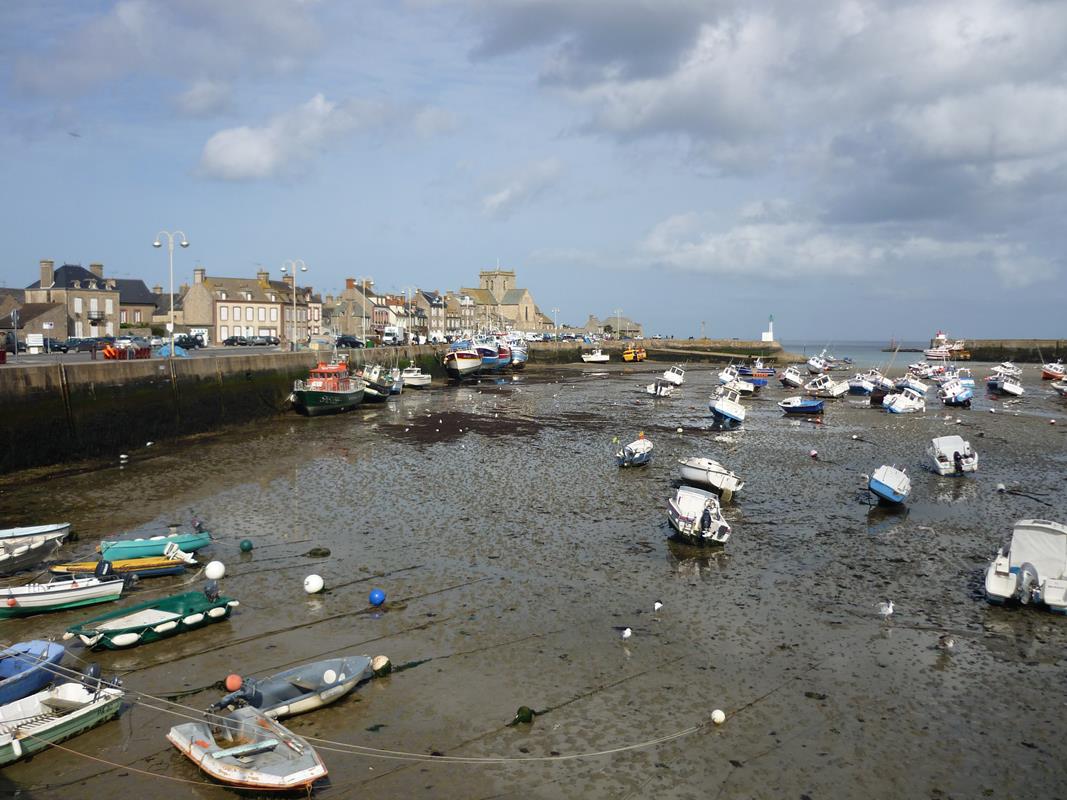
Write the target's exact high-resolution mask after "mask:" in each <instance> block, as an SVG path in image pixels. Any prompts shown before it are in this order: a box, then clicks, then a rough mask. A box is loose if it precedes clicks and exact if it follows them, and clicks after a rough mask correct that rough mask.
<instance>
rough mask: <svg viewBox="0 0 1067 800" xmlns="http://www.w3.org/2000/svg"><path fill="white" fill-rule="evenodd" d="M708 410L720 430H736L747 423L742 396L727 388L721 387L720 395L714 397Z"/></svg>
mask: <svg viewBox="0 0 1067 800" xmlns="http://www.w3.org/2000/svg"><path fill="white" fill-rule="evenodd" d="M708 408H709V409H710V411H711V414H712V416H713V417H714V418H715V424H716V425H717V426H718V427H720V428H736V427H737V426H738V425H741V424H742V423H744V421H745V407H744V406H743V405H741V395H740V394H738V393H737V392H736V391H734V390H733V389H729V388H727V387H725V386H720V387H719V391H718V393H717V394H715V395H712V398H711V401H710V402H709V403H708Z"/></svg>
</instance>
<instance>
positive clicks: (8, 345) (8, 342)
mask: <svg viewBox="0 0 1067 800" xmlns="http://www.w3.org/2000/svg"><path fill="white" fill-rule="evenodd" d="M16 339H18V351H19V352H20V353H25V352H26V340H25V339H22V338H19V337H16V336H15V334H14V333H13V332H12V331H4V350H5V351H6V352H8V353H14V352H15V347H16V345H15V340H16Z"/></svg>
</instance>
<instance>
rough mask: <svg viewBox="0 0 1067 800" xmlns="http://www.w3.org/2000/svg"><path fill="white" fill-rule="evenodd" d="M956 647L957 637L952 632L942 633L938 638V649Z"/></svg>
mask: <svg viewBox="0 0 1067 800" xmlns="http://www.w3.org/2000/svg"><path fill="white" fill-rule="evenodd" d="M955 647H956V637H955V636H953V635H952V634H951V633H944V634H942V635H941V636H940V637H939V638H938V640H937V649H938V650H952V649H953V648H955Z"/></svg>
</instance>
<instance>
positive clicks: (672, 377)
mask: <svg viewBox="0 0 1067 800" xmlns="http://www.w3.org/2000/svg"><path fill="white" fill-rule="evenodd" d="M663 380H665V381H667V382H669V383H673V384H674V385H675V386H681V385H682V384H683V383H685V370H684V369H682V368H681V367H679V366H673V367H668V368H667V369H665V370H664V371H663Z"/></svg>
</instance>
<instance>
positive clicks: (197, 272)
mask: <svg viewBox="0 0 1067 800" xmlns="http://www.w3.org/2000/svg"><path fill="white" fill-rule="evenodd" d="M206 277H207V270H206V269H204V268H203V267H197V268H196V269H194V270H193V283H203V282H204V279H205V278H206Z"/></svg>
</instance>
